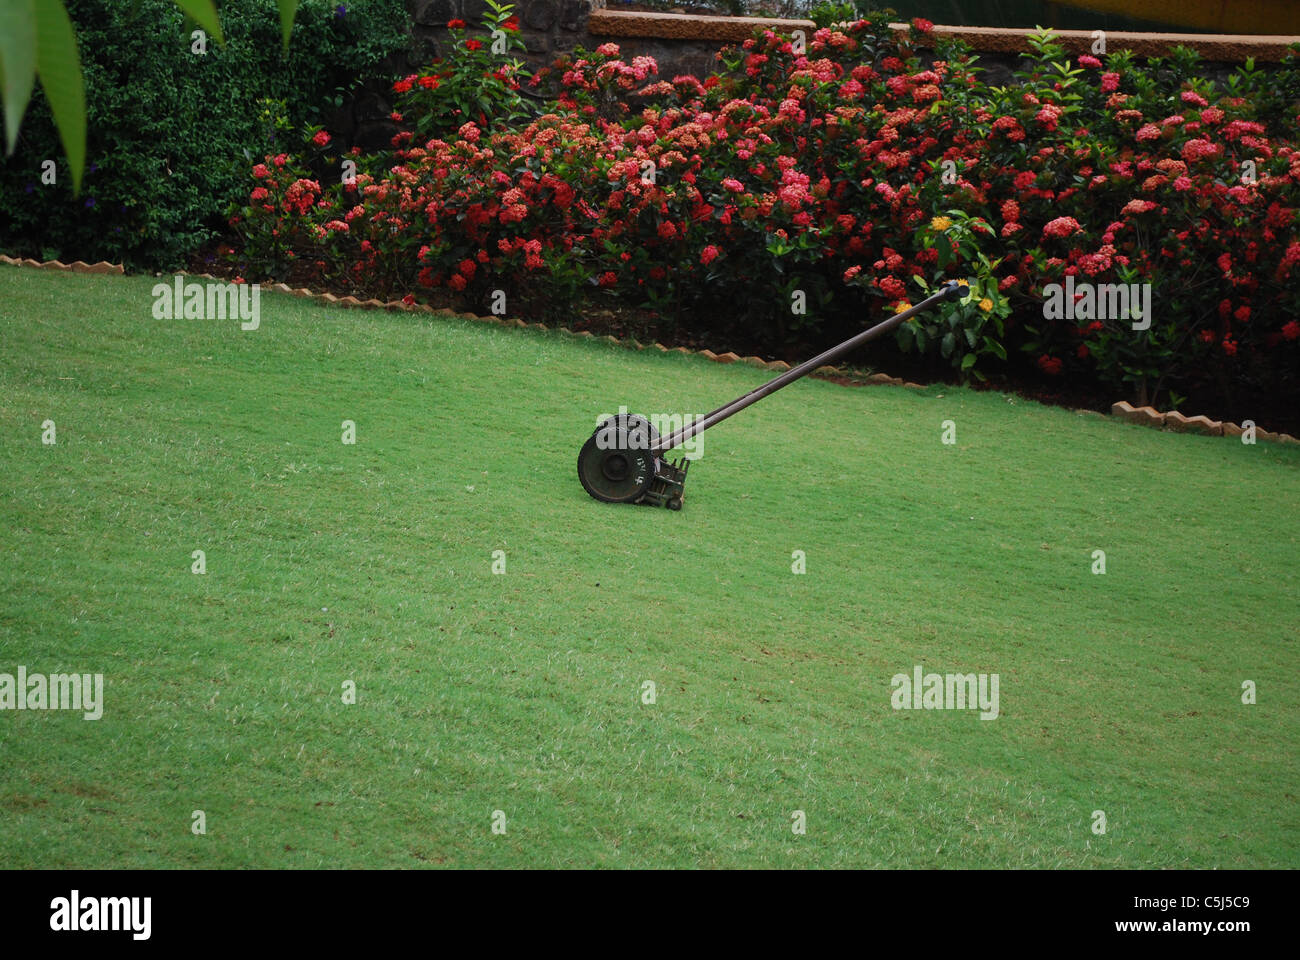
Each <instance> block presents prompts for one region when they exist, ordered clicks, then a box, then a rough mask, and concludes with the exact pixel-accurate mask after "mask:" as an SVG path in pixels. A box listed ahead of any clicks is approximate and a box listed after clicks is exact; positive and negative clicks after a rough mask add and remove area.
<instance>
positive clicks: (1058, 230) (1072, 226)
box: [1043, 217, 1083, 239]
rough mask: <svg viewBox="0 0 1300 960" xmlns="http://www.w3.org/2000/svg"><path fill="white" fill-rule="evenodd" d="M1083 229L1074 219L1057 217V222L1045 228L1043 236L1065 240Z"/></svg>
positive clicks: (1052, 222)
mask: <svg viewBox="0 0 1300 960" xmlns="http://www.w3.org/2000/svg"><path fill="white" fill-rule="evenodd" d="M1082 229H1083V228H1082V227H1080V226H1079V221H1078V220H1076V219H1074V217H1057V218H1056V219H1055V220H1053V221H1051V222H1050V223H1048V224H1047V226H1045V227H1043V236H1045V237H1058V238H1061V239H1064V238H1065V237H1069V236H1073V235H1074V234H1076V233H1078V232H1079V231H1080V230H1082Z"/></svg>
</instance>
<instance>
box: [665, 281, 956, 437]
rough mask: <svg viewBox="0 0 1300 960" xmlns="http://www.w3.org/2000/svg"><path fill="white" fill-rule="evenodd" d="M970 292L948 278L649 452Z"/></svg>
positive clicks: (698, 431)
mask: <svg viewBox="0 0 1300 960" xmlns="http://www.w3.org/2000/svg"><path fill="white" fill-rule="evenodd" d="M967 291H968V288H967V287H965V286H963V285H962V284H959V283H958V282H957V281H956V280H949V281H948V283H946V284H945V285H944V286H943V287H941V288H940V289H939V290H938V291H937V292H936V293H934V294H932V295H930V296H929V297H926V298H925V299H924V300H922V301H921V302H920V303H918V304H917V305H916V306H914V307H911V308H910V309H907V310H904V311H903V312H902V313H896V314H894V315H893V316H892V317H890V318H888V319H887V320H881V321H880V322H879V323H878V324H876V325H875V326H874V327H868V328H867V329H866V330H863V331H862V332H861V333H859V334H857V335H855V336H853V337H850V338H849V339H848V340H845V341H844V342H843V343H841V344H839V345H838V346H835V347H831V348H830V349H829V350H826V351H823V352H822V353H819V354H818V355H817V356H815V357H813V358H812V359H811V360H805V361H804V362H803V363H801V364H799V366H797V367H791V368H790V369H789V370H787V371H785V372H784V373H782V374H781V375H780V376H777V377H774V378H773V379H771V380H769V381H768V382H767V383H765V384H763V385H762V386H759V387H755V388H754V389H753V390H751V391H749V393H747V394H745V395H744V396H743V397H737V398H736V399H735V400H732V401H731V402H730V403H728V404H726V405H724V406H721V407H718V409H716V410H714V411H713V412H712V413H710V414H708V415H706V416H705V417H704V418H703V419H700V420H696V421H695V422H694V423H692V424H691V425H690V426H687V427H683V428H682V429H681V430H678V431H677V432H676V433H674V434H673V435H672V436H669V437H664V438H661V439H660V441H659V443H658V444H656V445H655V446H653V447H651V448H650V452H651V453H654V454H661V453H667V452H668V451H669V450H671V449H673V447H678V446H681V445H682V444H683V443H685V442H686V441H687V440H689V439H690V438H691V437H694V436H698V435H699V434H701V433H703V432H704V431H705V430H707V429H709V427H711V426H713V425H714V424H715V423H721V422H722V421H723V420H726V419H727V418H728V417H730V416H732V415H733V414H736V413H739V412H740V411H741V410H744V409H745V408H746V407H747V406H749V405H750V404H751V403H757V402H758V401H759V400H762V399H763V398H764V397H766V396H767V395H768V394H772V393H775V392H776V391H778V390H780V389H781V388H782V387H784V386H787V385H789V384H791V383H794V382H795V381H796V380H798V379H799V378H800V377H803V376H805V375H806V374H809V373H811V372H812V371H814V370H816V369H817V368H818V367H823V366H825V365H826V364H828V363H830V362H831V361H832V360H835V359H837V358H839V357H842V356H844V354H846V353H848V352H849V351H851V350H853V349H854V348H855V347H859V346H861V345H862V344H864V343H866V342H867V341H868V340H874V339H875V338H876V337H879V336H881V335H882V334H885V333H888V332H889V331H890V330H893V329H894V328H895V327H897V326H898V325H899V324H900V323H902V322H903V321H905V320H908V319H909V318H911V317H914V316H916V315H917V314H918V313H920V312H921V311H922V310H927V309H929V308H930V307H932V306H934V305H935V304H936V303H939V302H941V301H943V300H956V299H957V298H959V297H964V296H965V295H966V293H967Z"/></svg>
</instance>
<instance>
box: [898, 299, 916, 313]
mask: <svg viewBox="0 0 1300 960" xmlns="http://www.w3.org/2000/svg"><path fill="white" fill-rule="evenodd" d="M911 309H912V305H911V304H910V303H908V302H907V301H906V300H899V301H898V306H896V307H894V312H895V313H902V312H903V311H904V310H911Z"/></svg>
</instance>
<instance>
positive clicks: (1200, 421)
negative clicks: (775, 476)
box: [0, 253, 1300, 443]
mask: <svg viewBox="0 0 1300 960" xmlns="http://www.w3.org/2000/svg"><path fill="white" fill-rule="evenodd" d="M0 263H7V264H10V265H12V266H15V267H35V268H36V269H43V270H68V271H71V272H74V273H100V274H118V275H119V276H120V275H125V273H126V270H125V268H124V267H123V266H122V264H120V263H105V262H104V261H102V260H101V261H100V262H99V263H83V262H82V261H80V260H77V261H74V262H73V263H62V262H60V261H58V260H47V261H45V262H44V263H42V262H40V261H39V260H32V259H30V258H28V259H20V258H18V257H9V256H6V255H4V254H2V253H0ZM159 276H161V274H159ZM172 276H182V277H197V278H199V279H202V280H212V281H215V282H218V283H229V282H230V281H229V280H228V279H223V278H221V277H215V276H213V275H212V274H210V273H191V272H189V271H187V270H177V271H175V272H174V273H173V274H172ZM268 289H270V290H274V291H275V292H276V293H284V294H288V295H289V296H291V297H302V298H305V299H308V300H315V301H317V302H318V303H321V304H324V305H326V306H334V307H355V308H359V309H362V310H398V311H405V312H408V313H425V314H433V315H436V316H443V317H454V318H459V319H462V320H475V321H478V322H480V323H493V324H497V325H498V326H504V327H512V328H513V327H518V328H519V329H521V330H536V331H539V332H542V333H546V332H550V331H552V330H554V332H555V333H557V334H562V335H565V336H570V337H578V338H584V339H590V340H596V339H600V340H603V341H605V342H607V343H610V344H611V345H613V346H616V347H622V348H624V349H628V350H657V351H659V352H660V353H680V354H682V355H684V356H689V355H695V356H700V357H704V358H705V359H706V360H712V361H713V362H714V363H722V364H728V363H744V364H747V365H749V366H754V367H759V368H760V369H766V370H775V371H785V370H789V369H790V364H788V363H786V362H785V361H784V360H764V359H763V358H762V357H755V356H748V357H741V356H737V355H736V354H735V353H733V352H731V351H728V352H726V353H721V354H719V353H714V352H713V351H712V350H708V349H704V350H690V349H688V348H687V347H672V348H669V347H665V346H664V345H663V344H662V343H651V344H644V343H641V342H640V341H639V340H634V339H632V338H630V337H629V338H627V339H625V340H620V339H619V338H618V337H614V336H604V337H600V338H597V337H596V335H595V334H593V333H592V332H591V331H590V330H570V329H569V328H567V327H549V326H547V325H546V324H544V323H540V322H538V323H528V322H527V321H525V320H523V319H521V318H519V317H505V316H495V315H492V314H476V313H458V312H457V311H455V310H452V309H450V308H448V307H435V306H433V305H431V304H427V303H407V302H405V301H403V300H389V301H387V302H384V301H382V300H376V299H370V300H358V299H357V298H356V297H339V296H336V295H335V294H332V293H318V292H316V291H313V290H308V289H307V288H306V287H290V286H289V285H288V284H287V283H274V284H270V285H269V286H268ZM809 376H812V377H817V378H818V379H825V380H832V381H835V382H843V381H846V380H847V381H848V382H850V383H855V384H860V385H862V386H897V387H907V388H909V389H912V390H925V389H927V386H926V385H925V384H922V383H912V382H911V381H906V380H903V379H901V378H900V377H891V376H890V375H889V374H887V373H866V372H865V371H861V370H855V369H852V368H848V367H829V366H827V367H818V368H817V369H816V370H814V371H813V372H812V373H811V374H809ZM1079 412H1084V411H1079ZM1086 412H1088V413H1095V412H1096V411H1091V410H1089V411H1086ZM1110 412H1111V416H1112V417H1115V418H1116V419H1118V420H1127V421H1128V422H1129V423H1137V424H1141V425H1142V426H1148V427H1159V428H1162V429H1169V430H1173V431H1176V432H1179V433H1201V434H1205V435H1208V436H1215V437H1218V436H1227V437H1240V436H1242V435H1243V434H1244V433H1245V428H1244V427H1242V426H1238V425H1237V424H1235V423H1229V422H1221V421H1218V420H1211V419H1210V418H1209V417H1205V416H1194V417H1187V416H1184V415H1183V414H1181V413H1179V412H1178V411H1176V410H1175V411H1171V412H1169V413H1160V412H1159V411H1158V410H1156V409H1154V408H1153V407H1134V406H1132V405H1131V404H1130V403H1129V402H1128V401H1126V400H1120V401H1119V402H1117V403H1114V404H1112V405H1111V408H1110ZM1247 422H1249V421H1247ZM1255 436H1256V438H1258V439H1260V440H1271V441H1274V442H1278V443H1300V440H1297V439H1296V438H1295V437H1293V436H1291V435H1290V434H1287V433H1273V432H1272V431H1270V430H1265V429H1263V428H1261V427H1256V428H1255Z"/></svg>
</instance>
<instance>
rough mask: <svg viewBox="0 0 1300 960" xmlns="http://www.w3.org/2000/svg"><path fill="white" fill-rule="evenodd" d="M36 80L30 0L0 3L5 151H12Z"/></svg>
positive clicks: (34, 40)
mask: <svg viewBox="0 0 1300 960" xmlns="http://www.w3.org/2000/svg"><path fill="white" fill-rule="evenodd" d="M35 82H36V12H35V10H34V9H33V7H32V0H5V2H4V3H3V4H0V85H2V89H3V93H4V98H3V106H4V111H5V151H6V152H7V153H13V152H14V146H15V145H16V144H17V143H18V127H19V124H21V123H22V120H23V114H24V113H25V112H26V111H27V101H28V100H30V99H31V97H32V87H33V86H34V85H35Z"/></svg>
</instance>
